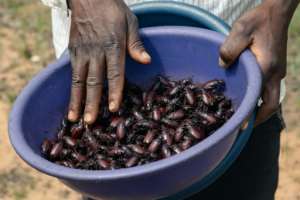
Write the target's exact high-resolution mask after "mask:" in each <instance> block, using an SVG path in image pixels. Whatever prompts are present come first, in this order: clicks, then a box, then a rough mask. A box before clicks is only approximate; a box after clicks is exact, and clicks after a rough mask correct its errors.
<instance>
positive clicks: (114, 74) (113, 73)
mask: <svg viewBox="0 0 300 200" xmlns="http://www.w3.org/2000/svg"><path fill="white" fill-rule="evenodd" d="M107 71H108V74H107V79H108V81H114V80H117V79H119V78H120V77H121V73H120V72H119V70H116V69H109V68H108V69H107Z"/></svg>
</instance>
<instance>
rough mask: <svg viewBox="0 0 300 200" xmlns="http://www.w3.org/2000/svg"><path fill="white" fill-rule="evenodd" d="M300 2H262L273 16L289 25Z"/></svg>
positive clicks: (286, 0) (294, 0) (284, 0)
mask: <svg viewBox="0 0 300 200" xmlns="http://www.w3.org/2000/svg"><path fill="white" fill-rule="evenodd" d="M299 3H300V0H264V4H266V5H267V6H270V8H271V10H272V12H274V14H276V15H279V16H280V18H281V19H282V22H283V23H285V24H286V25H287V26H288V25H289V23H290V21H291V19H292V17H293V15H294V13H295V10H296V8H297V6H298V5H299Z"/></svg>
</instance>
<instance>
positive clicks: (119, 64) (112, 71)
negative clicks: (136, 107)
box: [105, 42, 125, 112]
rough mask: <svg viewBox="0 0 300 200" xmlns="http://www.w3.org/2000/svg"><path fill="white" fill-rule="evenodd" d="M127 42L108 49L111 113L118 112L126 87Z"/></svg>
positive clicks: (113, 44)
mask: <svg viewBox="0 0 300 200" xmlns="http://www.w3.org/2000/svg"><path fill="white" fill-rule="evenodd" d="M124 47H125V42H124V44H121V43H119V42H115V43H112V44H111V45H110V47H109V48H106V55H105V56H106V65H107V80H108V103H109V110H110V111H111V112H116V111H118V109H119V107H120V104H121V100H122V93H123V87H124V76H125V74H124V73H125V48H124Z"/></svg>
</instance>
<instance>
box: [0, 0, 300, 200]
mask: <svg viewBox="0 0 300 200" xmlns="http://www.w3.org/2000/svg"><path fill="white" fill-rule="evenodd" d="M2 1H4V5H1V4H0V61H1V62H0V200H40V199H43V200H61V199H65V200H77V199H80V195H79V194H77V193H76V192H74V191H71V190H70V189H68V188H67V187H65V186H64V185H63V184H62V183H60V182H59V181H58V180H56V179H54V178H52V177H48V176H46V175H43V174H41V173H39V172H37V171H36V170H34V169H32V168H31V167H29V166H28V165H27V164H25V163H24V162H23V161H22V160H21V159H20V158H19V157H18V156H17V155H16V154H15V152H14V151H13V149H12V147H11V145H10V143H9V140H8V133H7V120H8V113H9V111H10V109H11V106H12V103H13V101H14V99H15V97H16V96H17V94H18V93H19V92H20V90H21V89H22V88H23V87H24V85H25V84H26V83H27V82H28V81H29V80H30V79H31V77H32V76H33V75H34V74H36V73H37V72H38V71H39V70H41V69H42V68H43V66H46V64H47V63H48V62H50V61H51V60H53V58H54V54H53V51H52V50H51V51H49V49H52V45H51V33H50V23H49V22H50V15H49V10H47V9H46V8H45V7H42V6H41V5H40V4H37V3H36V2H35V1H34V0H27V1H26V3H23V1H21V0H1V3H2ZM8 8H9V9H8ZM298 10H299V9H298ZM298 13H300V12H298ZM299 16H300V15H299ZM298 19H300V17H298ZM299 21H300V20H297V21H296V22H295V23H294V24H295V25H293V30H292V31H291V40H290V42H289V74H288V80H287V81H288V94H287V98H286V101H285V102H284V115H285V118H286V121H287V125H288V126H287V129H286V130H285V131H284V132H283V133H282V141H281V143H282V145H281V156H280V180H279V187H278V191H277V195H276V200H300V156H299V155H300V125H299V116H300V92H299V88H300V78H298V76H297V74H299V68H300V67H299V66H300V53H299V52H298V48H299V46H300V45H299V44H300V42H299V41H300V40H299V35H300V29H299V25H297V24H299V23H298V22H299ZM298 29H299V31H297V30H298ZM297 44H298V45H297Z"/></svg>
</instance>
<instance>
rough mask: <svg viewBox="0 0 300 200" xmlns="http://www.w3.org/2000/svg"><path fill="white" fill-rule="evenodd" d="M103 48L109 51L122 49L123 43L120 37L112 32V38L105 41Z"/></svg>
mask: <svg viewBox="0 0 300 200" xmlns="http://www.w3.org/2000/svg"><path fill="white" fill-rule="evenodd" d="M103 48H104V49H105V50H108V51H111V50H114V51H115V50H116V49H121V44H120V42H119V41H118V37H117V36H116V35H115V34H112V36H111V37H110V38H108V39H106V40H105V41H104V42H103Z"/></svg>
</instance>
